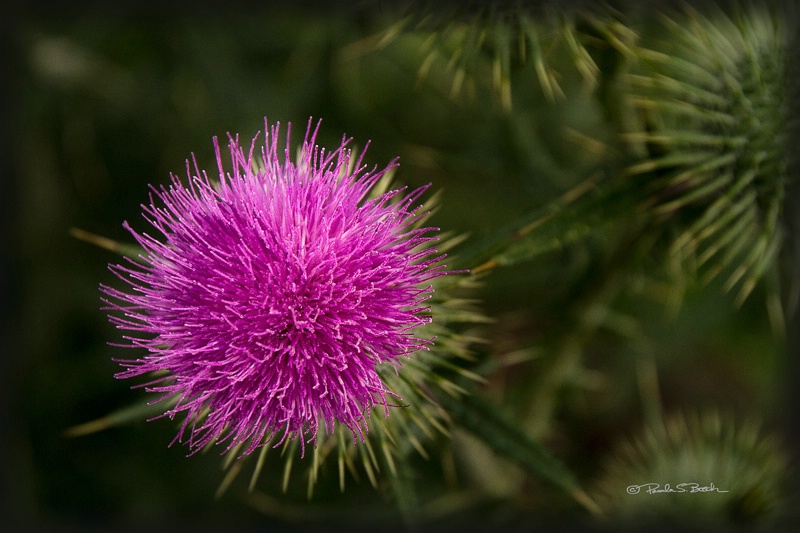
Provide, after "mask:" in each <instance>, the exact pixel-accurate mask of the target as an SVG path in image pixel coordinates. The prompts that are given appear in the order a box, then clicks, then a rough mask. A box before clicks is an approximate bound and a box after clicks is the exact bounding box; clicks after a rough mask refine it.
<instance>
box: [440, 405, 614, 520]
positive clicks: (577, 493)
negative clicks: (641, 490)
mask: <svg viewBox="0 0 800 533" xmlns="http://www.w3.org/2000/svg"><path fill="white" fill-rule="evenodd" d="M439 400H440V402H441V404H442V406H443V407H444V408H445V409H446V410H447V411H448V413H450V415H451V416H452V417H453V420H454V421H455V423H456V424H458V425H459V426H461V427H462V428H464V429H466V430H468V431H469V432H471V433H472V434H473V435H475V436H476V437H478V438H479V439H481V440H482V441H483V442H484V443H485V444H487V445H488V446H489V447H491V448H492V449H493V450H494V451H496V452H497V453H499V454H501V455H503V456H504V457H506V458H508V459H510V460H512V461H514V462H516V463H517V464H519V465H520V466H522V467H523V468H525V469H526V470H528V471H529V472H531V473H533V474H535V475H537V476H539V477H541V478H542V479H544V480H546V481H548V482H550V483H552V484H553V485H554V486H556V487H558V488H560V489H562V490H563V491H564V492H566V493H567V494H569V495H570V496H571V497H572V498H574V499H575V500H576V501H577V502H578V503H579V504H580V505H582V506H583V507H584V508H586V509H587V510H588V511H589V512H591V513H592V514H594V515H599V514H601V511H600V509H599V507H597V505H596V504H595V503H594V501H592V500H591V498H589V496H588V495H587V494H586V492H585V491H584V490H583V489H582V488H581V487H580V485H579V484H578V481H577V480H576V479H575V476H574V475H573V474H572V472H571V471H570V470H569V469H567V467H566V466H564V464H563V463H562V462H561V461H560V460H559V459H558V458H557V457H555V456H554V455H552V454H551V453H550V451H549V450H547V448H545V447H544V446H542V445H541V443H539V442H537V441H535V440H534V439H531V438H530V437H529V436H528V435H526V434H525V432H523V431H522V430H521V429H520V427H519V424H517V423H516V422H515V421H514V420H513V419H511V418H510V417H509V416H508V415H507V414H506V413H505V412H503V411H501V410H500V409H498V408H497V407H496V406H494V405H492V404H491V403H490V402H489V401H488V400H487V399H486V398H484V397H483V396H481V395H478V394H468V395H465V396H463V397H461V398H459V399H454V398H451V397H450V396H448V395H446V394H443V395H441V396H440V398H439Z"/></svg>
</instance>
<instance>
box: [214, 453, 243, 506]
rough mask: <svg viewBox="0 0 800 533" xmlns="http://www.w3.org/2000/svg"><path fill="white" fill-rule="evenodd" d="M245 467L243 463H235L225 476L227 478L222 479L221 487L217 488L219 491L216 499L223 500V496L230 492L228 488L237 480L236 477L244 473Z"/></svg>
mask: <svg viewBox="0 0 800 533" xmlns="http://www.w3.org/2000/svg"><path fill="white" fill-rule="evenodd" d="M243 466H244V462H243V461H236V462H235V463H233V466H232V467H231V468H230V469H229V470H228V472H227V473H226V474H225V477H224V478H222V483H220V484H219V487H217V490H216V492H215V493H214V498H215V499H220V498H222V496H223V495H224V494H225V492H226V491H227V490H228V487H230V486H231V483H233V480H235V479H236V476H238V475H239V472H241V471H242V467H243Z"/></svg>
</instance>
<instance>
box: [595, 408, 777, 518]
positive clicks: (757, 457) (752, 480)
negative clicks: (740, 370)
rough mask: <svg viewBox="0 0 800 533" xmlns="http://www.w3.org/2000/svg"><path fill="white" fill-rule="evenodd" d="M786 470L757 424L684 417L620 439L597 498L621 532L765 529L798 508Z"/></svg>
mask: <svg viewBox="0 0 800 533" xmlns="http://www.w3.org/2000/svg"><path fill="white" fill-rule="evenodd" d="M787 466H788V458H787V456H786V452H785V450H784V449H783V447H782V445H781V443H780V441H779V440H778V438H777V436H776V435H773V434H766V435H765V434H763V432H762V431H761V429H760V427H759V424H757V423H755V422H752V421H749V422H739V421H737V420H736V419H735V418H734V417H733V416H731V415H723V414H720V413H719V412H718V411H709V412H705V413H691V414H682V413H679V414H675V415H673V416H671V417H669V418H668V419H666V421H665V422H664V423H663V425H661V424H659V425H654V426H648V427H645V428H643V429H642V430H641V431H639V432H638V433H637V434H636V435H635V436H632V437H629V438H625V439H621V440H620V441H619V443H617V445H616V446H615V447H614V448H612V450H611V451H610V453H609V454H608V457H607V458H606V460H605V462H604V464H603V466H602V471H601V473H600V474H599V478H598V479H597V480H596V481H595V483H594V485H593V486H592V488H591V489H590V492H591V494H592V495H593V496H594V497H595V498H596V500H597V502H598V503H599V504H600V505H601V507H602V508H603V510H604V511H605V513H606V515H607V516H606V519H607V520H609V521H610V522H612V523H615V524H617V525H620V524H639V525H642V524H648V525H670V526H678V525H680V526H699V525H704V526H710V527H721V526H732V525H739V526H742V525H758V526H764V525H769V524H771V523H774V521H775V520H778V519H780V517H781V515H782V513H784V512H785V511H786V510H787V508H786V507H785V505H786V504H787V503H788V502H790V501H791V498H792V495H790V494H789V493H788V492H787V490H786V489H787V487H788V485H787V482H788V480H789V474H788V472H787V470H786V469H787Z"/></svg>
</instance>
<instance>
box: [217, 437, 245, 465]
mask: <svg viewBox="0 0 800 533" xmlns="http://www.w3.org/2000/svg"><path fill="white" fill-rule="evenodd" d="M242 446H244V443H243V442H241V443H239V444H237V445H236V446H234V447H233V448H231V449H230V450H229V451H227V452H225V460H224V461H223V462H222V469H223V470H227V469H228V467H230V466H231V464H232V463H233V461H234V460H236V456H237V455H238V454H239V450H241V449H242Z"/></svg>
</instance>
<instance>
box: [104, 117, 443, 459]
mask: <svg viewBox="0 0 800 533" xmlns="http://www.w3.org/2000/svg"><path fill="white" fill-rule="evenodd" d="M318 128H319V124H317V128H316V129H314V130H313V132H312V130H311V121H309V124H308V129H307V131H306V136H305V140H304V142H303V145H302V148H301V151H300V154H299V157H298V160H297V162H296V163H293V162H292V161H291V160H290V157H289V141H288V138H287V141H286V149H285V154H284V160H283V162H281V161H280V160H279V157H278V130H279V125H276V126H272V127H271V128H265V130H266V139H265V143H264V144H265V146H264V148H262V149H261V154H260V156H259V157H256V156H254V153H255V152H256V145H255V141H256V140H255V139H254V140H253V143H252V144H251V146H250V149H249V151H247V152H245V151H244V150H243V148H242V147H241V146H240V145H239V142H238V137H235V138H234V137H230V136H229V138H230V143H229V147H230V154H231V159H232V162H233V172H232V173H226V172H225V171H224V170H223V161H222V156H221V154H220V149H219V144H218V143H217V140H216V138H215V139H214V146H215V150H216V155H217V162H218V166H219V174H220V176H219V182H218V183H213V182H212V181H210V180H209V179H208V176H207V175H206V173H205V172H200V170H199V169H197V164H196V162H195V171H196V172H195V174H196V175H194V176H192V175H191V170H190V169H189V165H188V162H187V173H188V174H189V178H188V185H184V184H183V183H181V181H180V180H179V179H178V178H177V177H176V176H174V175H173V176H172V184H171V185H170V186H169V187H168V188H167V187H164V186H161V187H160V188H156V187H153V186H151V189H152V191H153V193H152V194H151V196H150V204H147V205H143V206H142V208H143V211H144V217H145V219H146V220H147V221H148V222H149V223H150V224H152V225H153V227H154V228H156V229H157V230H158V232H159V233H161V234H162V235H163V239H161V238H160V237H159V238H155V237H152V236H150V235H149V234H147V233H137V232H136V231H134V230H133V229H131V227H130V226H129V225H128V223H127V222H126V223H125V224H124V226H125V227H126V229H128V231H130V232H131V234H132V235H133V237H134V238H135V239H136V241H137V242H138V243H139V244H140V245H141V247H142V248H143V249H144V250H145V252H146V254H142V255H141V256H140V258H139V261H138V262H137V261H133V260H130V259H129V260H128V262H127V263H126V264H116V265H110V269H111V270H112V271H113V272H114V273H115V274H116V275H117V276H118V277H119V278H121V279H122V280H123V281H125V282H127V283H128V284H129V285H130V287H129V290H128V291H123V290H118V289H115V288H112V287H108V286H102V287H101V289H102V291H103V292H104V293H105V294H106V295H108V296H109V297H110V299H108V300H105V301H106V303H108V304H109V305H110V308H108V309H109V310H110V311H113V312H114V313H112V314H111V316H110V320H111V322H112V323H114V324H115V325H116V326H117V327H118V328H120V329H124V330H128V331H129V332H132V333H131V335H129V336H126V337H125V339H126V340H128V341H130V344H125V345H124V346H128V347H140V348H145V349H147V350H148V353H147V354H146V355H144V356H143V357H142V358H139V359H133V360H117V362H119V363H120V364H121V365H122V366H123V367H125V370H124V371H122V372H120V373H118V374H117V375H116V377H117V378H132V377H139V376H143V375H145V374H149V373H151V372H153V373H155V374H154V380H152V381H150V382H148V383H145V384H142V385H139V386H140V387H146V390H148V391H150V392H155V393H160V394H161V395H162V396H161V398H159V399H157V400H154V402H158V401H164V400H169V399H171V400H172V401H176V402H177V403H176V404H175V405H174V406H173V407H171V408H168V410H167V411H166V412H165V413H164V415H162V416H168V417H170V418H173V417H174V416H175V415H177V414H179V413H184V414H185V417H184V419H183V422H182V426H181V429H180V431H179V432H178V434H177V436H176V437H175V439H174V440H173V443H174V442H176V441H181V442H183V441H184V440H185V438H186V435H187V433H188V446H189V447H190V449H191V450H192V451H193V452H194V451H197V450H198V449H200V448H202V447H204V446H206V445H207V444H209V443H212V442H216V443H223V442H226V441H227V443H228V444H227V449H228V450H230V449H232V448H234V447H236V446H239V445H242V444H244V443H246V442H248V441H249V444H248V445H247V447H246V448H245V449H244V452H243V454H242V455H246V454H249V453H251V452H252V451H253V450H255V449H256V448H257V447H258V446H259V445H261V444H263V443H265V442H268V441H270V439H271V438H272V437H273V436H275V435H279V436H281V432H282V436H281V438H280V440H279V442H278V444H276V446H277V445H279V444H280V443H281V442H283V441H285V440H286V439H287V438H289V439H294V438H297V437H298V436H300V440H301V443H304V442H305V437H304V435H306V436H309V442H311V441H314V442H315V443H316V439H317V434H318V430H319V429H320V427H319V426H320V421H322V425H324V427H325V429H326V430H327V431H328V432H330V431H332V429H333V428H334V427H335V424H336V422H337V421H338V422H339V423H341V424H343V425H344V426H346V427H348V428H349V429H350V430H351V431H352V432H353V435H354V438H357V437H360V438H361V439H362V440H363V438H364V431H365V430H366V422H365V420H366V417H367V416H369V413H370V412H371V410H372V409H373V408H374V407H376V406H383V407H384V409H385V411H386V415H387V416H388V414H389V407H390V406H391V404H390V403H389V401H387V396H392V393H391V391H389V390H388V389H387V388H386V387H385V385H384V383H383V382H382V380H381V379H380V377H379V375H378V373H377V371H376V365H379V364H380V363H389V364H391V365H394V366H395V368H397V367H398V365H399V364H400V357H401V356H409V355H410V354H413V353H414V352H416V351H419V350H424V349H427V347H428V345H429V344H430V343H431V342H432V339H420V338H417V337H415V336H414V335H413V333H412V330H413V329H414V328H415V327H417V326H420V325H422V324H427V323H429V322H430V321H431V317H430V316H429V315H428V313H427V311H428V308H427V307H426V306H424V305H423V302H424V301H425V300H426V299H428V298H429V297H430V296H431V294H432V293H433V289H432V287H431V286H430V284H429V283H428V282H429V280H431V279H432V278H435V277H437V276H441V275H444V274H446V272H444V271H443V270H442V269H443V268H444V266H443V265H440V264H439V262H440V261H441V259H442V258H443V257H444V255H438V256H437V252H436V248H435V247H433V246H432V245H431V242H430V241H433V240H436V237H434V236H430V235H429V234H430V233H431V232H433V231H436V230H437V228H418V227H417V226H418V225H419V223H420V219H421V217H422V216H424V215H425V213H422V212H421V209H420V207H419V206H417V205H416V202H417V199H418V198H419V197H420V195H421V194H422V193H423V192H424V190H425V189H426V188H427V187H421V188H419V189H416V190H414V191H413V192H410V193H408V194H405V195H404V192H403V189H400V190H394V191H390V192H387V193H385V194H381V195H378V196H377V197H375V198H370V197H369V193H370V190H371V189H372V187H373V186H375V185H376V183H377V182H378V180H379V179H380V178H381V177H382V176H384V174H385V173H386V171H387V170H389V169H390V168H393V167H395V166H396V162H392V163H391V164H390V165H389V166H387V167H386V168H385V169H383V170H380V171H376V170H375V168H373V169H372V170H371V171H367V170H366V167H365V166H363V165H362V158H363V153H362V155H361V156H360V157H359V158H358V160H357V161H355V164H354V166H353V165H352V163H353V161H352V160H351V152H350V151H349V150H346V149H345V146H346V145H347V143H348V142H349V139H343V141H342V144H341V146H339V148H337V149H336V150H334V151H333V152H330V153H328V152H326V151H325V150H324V149H320V148H319V147H317V146H316V145H315V139H316V134H317V130H318ZM289 129H290V130H291V125H290V127H289ZM159 203H160V204H162V205H163V206H159V205H157V204H159Z"/></svg>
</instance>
